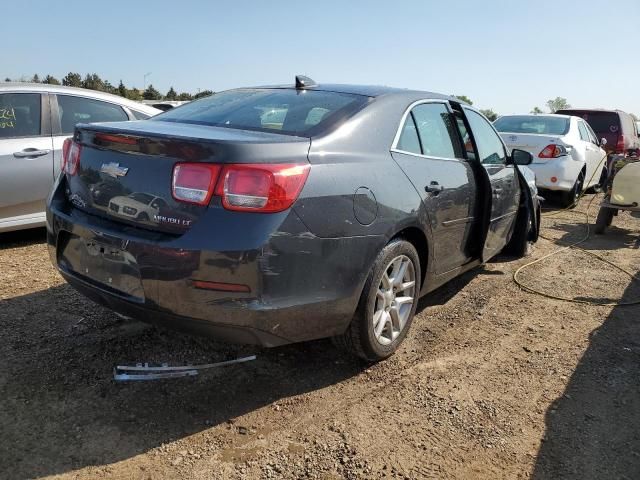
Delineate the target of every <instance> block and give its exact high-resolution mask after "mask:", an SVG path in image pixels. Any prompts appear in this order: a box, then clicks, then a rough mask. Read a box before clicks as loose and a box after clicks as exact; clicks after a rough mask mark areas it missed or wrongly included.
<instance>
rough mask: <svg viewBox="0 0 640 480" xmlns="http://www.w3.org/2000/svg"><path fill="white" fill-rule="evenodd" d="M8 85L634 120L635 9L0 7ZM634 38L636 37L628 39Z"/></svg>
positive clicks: (515, 2)
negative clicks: (302, 86) (451, 97)
mask: <svg viewBox="0 0 640 480" xmlns="http://www.w3.org/2000/svg"><path fill="white" fill-rule="evenodd" d="M2 3H3V4H2V22H1V23H2V34H1V35H2V38H3V48H2V49H0V77H1V79H4V78H5V77H10V78H20V77H22V76H24V77H29V78H30V77H32V76H33V74H34V73H38V74H39V75H40V76H41V77H42V76H44V75H46V74H51V75H53V76H55V77H57V78H62V77H63V76H64V75H65V74H66V73H67V72H69V71H74V72H78V73H80V74H82V75H83V76H84V75H85V74H86V73H94V72H95V73H97V74H98V75H100V77H102V78H103V79H107V80H109V81H110V82H111V83H112V84H114V85H117V84H118V82H119V81H120V80H122V81H123V82H124V83H125V84H126V85H127V86H128V87H131V86H135V87H138V88H142V86H143V84H144V81H145V78H144V75H145V74H147V73H150V75H148V76H147V78H146V82H147V85H148V84H149V83H151V84H153V85H154V87H156V88H157V89H158V90H160V91H161V92H163V93H164V92H166V91H167V90H168V89H169V87H171V86H173V87H174V88H175V89H176V90H177V91H178V92H180V91H189V92H192V93H195V92H197V91H198V89H202V90H204V89H210V90H213V91H221V90H225V89H229V88H235V87H242V86H252V85H267V84H289V83H293V81H294V76H295V75H296V74H306V75H308V76H310V77H311V78H313V79H314V80H315V81H316V82H317V83H358V84H370V85H389V86H394V87H402V88H412V89H420V90H429V91H434V92H439V93H445V94H456V95H467V96H468V97H470V98H471V100H472V101H473V103H474V105H475V106H478V107H479V108H491V109H493V110H494V111H496V112H498V113H500V114H509V113H527V112H529V111H530V110H531V109H532V108H533V107H535V106H538V107H540V108H543V109H544V108H545V103H546V101H547V100H548V99H550V98H555V97H558V96H560V97H565V98H566V99H567V100H568V102H569V103H570V104H571V105H572V106H574V107H591V108H619V109H622V110H625V111H628V112H632V113H636V114H640V42H638V38H639V35H638V33H637V32H638V31H640V0H581V1H580V0H555V1H551V0H535V1H529V0H512V1H501V0H481V1H474V0H444V1H443V0H439V1H434V0H423V1H419V0H406V1H405V0H393V1H391V0H387V1H377V0H370V1H360V0H351V1H349V0H341V1H334V0H320V1H309V2H301V1H298V2H289V1H278V0H270V1H258V0H256V1H242V0H236V1H226V2H222V1H221V2H217V1H204V0H182V1H180V2H176V1H175V0H173V1H164V0H155V1H142V0H128V1H121V0H110V1H109V2H99V3H98V2H89V1H86V0H84V1H77V0H66V1H65V2H53V1H51V0H37V1H36V0H33V1H30V0H21V1H19V2H15V1H9V0H4V1H3V2H2ZM634 32H636V33H634Z"/></svg>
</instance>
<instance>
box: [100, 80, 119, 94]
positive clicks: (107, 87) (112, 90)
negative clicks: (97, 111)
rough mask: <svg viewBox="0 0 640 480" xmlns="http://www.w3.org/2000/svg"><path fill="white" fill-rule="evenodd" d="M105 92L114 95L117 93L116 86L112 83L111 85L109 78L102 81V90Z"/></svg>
mask: <svg viewBox="0 0 640 480" xmlns="http://www.w3.org/2000/svg"><path fill="white" fill-rule="evenodd" d="M103 91H105V92H107V93H111V94H114V95H117V94H118V89H117V88H116V87H114V86H113V85H111V82H110V81H109V80H105V81H104V90H103Z"/></svg>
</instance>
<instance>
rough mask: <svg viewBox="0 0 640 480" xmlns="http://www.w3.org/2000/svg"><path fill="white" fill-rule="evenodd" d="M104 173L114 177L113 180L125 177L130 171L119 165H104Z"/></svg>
mask: <svg viewBox="0 0 640 480" xmlns="http://www.w3.org/2000/svg"><path fill="white" fill-rule="evenodd" d="M100 171H101V172H102V173H106V174H107V175H110V176H112V177H113V178H117V177H124V176H125V175H126V174H127V172H128V171H129V169H128V168H126V167H121V166H120V164H119V163H114V162H111V163H103V164H102V167H100Z"/></svg>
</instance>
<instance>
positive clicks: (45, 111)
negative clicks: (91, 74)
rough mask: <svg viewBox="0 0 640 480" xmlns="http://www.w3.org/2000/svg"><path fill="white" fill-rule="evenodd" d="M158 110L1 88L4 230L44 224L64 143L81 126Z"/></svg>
mask: <svg viewBox="0 0 640 480" xmlns="http://www.w3.org/2000/svg"><path fill="white" fill-rule="evenodd" d="M158 113H161V111H160V110H158V109H156V108H153V107H150V106H148V105H143V104H141V103H138V102H135V101H133V100H128V99H126V98H122V97H119V96H116V95H111V94H108V93H104V92H97V91H94V90H87V89H84V88H73V87H63V86H58V85H47V84H38V83H35V84H31V83H3V84H0V232H8V231H11V230H21V229H25V228H32V227H39V226H42V225H44V224H45V211H44V210H45V200H46V197H47V195H48V194H49V190H51V186H52V185H53V180H54V178H55V177H56V176H57V175H58V172H59V171H60V161H61V159H62V144H63V143H64V140H65V138H68V137H70V136H71V135H72V134H73V129H74V126H75V125H76V124H77V123H93V122H113V121H128V120H142V119H147V118H149V117H152V116H154V115H157V114H158Z"/></svg>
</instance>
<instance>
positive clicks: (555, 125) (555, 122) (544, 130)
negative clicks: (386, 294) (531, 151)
mask: <svg viewBox="0 0 640 480" xmlns="http://www.w3.org/2000/svg"><path fill="white" fill-rule="evenodd" d="M493 126H494V127H496V130H498V131H499V132H502V133H533V134H540V135H565V134H566V133H567V132H568V131H569V119H568V118H561V117H542V116H538V115H513V116H511V115H510V116H506V117H500V118H499V119H497V120H496V121H495V122H494V124H493Z"/></svg>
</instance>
